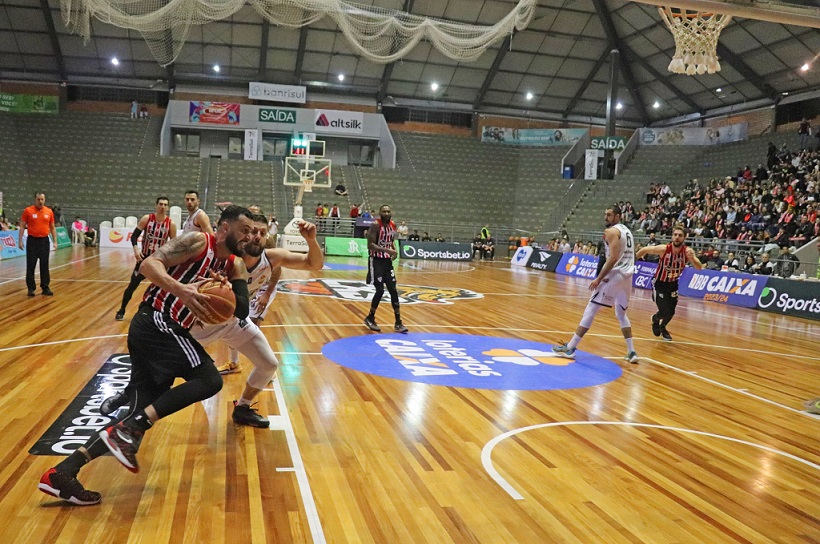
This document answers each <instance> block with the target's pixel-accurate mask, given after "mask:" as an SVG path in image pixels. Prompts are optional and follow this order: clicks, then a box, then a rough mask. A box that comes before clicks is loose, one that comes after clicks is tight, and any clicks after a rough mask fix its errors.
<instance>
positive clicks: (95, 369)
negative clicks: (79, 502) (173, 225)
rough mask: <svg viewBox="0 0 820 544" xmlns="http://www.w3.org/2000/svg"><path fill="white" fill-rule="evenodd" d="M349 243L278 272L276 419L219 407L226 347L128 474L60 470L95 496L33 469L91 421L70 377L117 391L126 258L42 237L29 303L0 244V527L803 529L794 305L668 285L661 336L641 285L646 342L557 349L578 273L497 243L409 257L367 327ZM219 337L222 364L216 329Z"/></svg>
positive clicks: (444, 532) (69, 536) (551, 538)
mask: <svg viewBox="0 0 820 544" xmlns="http://www.w3.org/2000/svg"><path fill="white" fill-rule="evenodd" d="M363 262H364V261H360V260H353V259H347V258H330V259H329V260H328V265H329V266H328V268H329V269H326V270H323V271H321V272H318V273H316V274H314V275H308V274H307V273H302V272H292V271H285V273H284V276H283V280H282V287H283V289H282V292H280V293H279V294H278V295H277V297H276V299H275V300H274V302H273V307H272V311H271V312H270V314H269V317H268V319H266V321H265V325H264V327H263V330H264V332H265V335H266V336H267V337H268V339H269V340H270V342H271V345H272V346H273V348H274V351H276V352H277V354H278V356H279V358H280V361H281V363H282V366H281V368H280V371H279V373H278V379H277V380H275V381H274V382H273V383H272V384H271V386H270V387H269V388H268V389H266V390H265V391H264V392H263V394H262V395H261V396H260V398H259V405H258V408H260V411H261V413H262V414H265V415H269V417H270V419H271V429H270V430H262V429H252V428H249V427H241V426H237V425H235V424H233V423H232V422H231V418H230V415H231V410H232V400H234V399H235V398H237V397H238V396H239V394H240V392H241V390H242V388H243V386H244V382H245V379H246V377H247V373H248V372H249V370H250V368H251V365H250V363H249V362H248V361H247V360H245V359H244V358H243V359H242V360H241V362H242V365H243V372H242V373H241V374H233V375H227V376H225V379H224V388H223V389H222V391H221V392H220V393H219V394H218V395H217V396H215V397H213V398H211V399H209V400H207V401H205V402H203V403H200V404H197V405H195V406H193V407H189V408H187V409H185V410H183V411H181V412H179V413H177V414H174V415H173V416H171V417H169V418H167V419H164V420H162V421H161V422H160V423H159V424H158V425H156V426H155V428H154V429H153V430H152V431H151V432H150V433H148V435H147V436H146V439H145V442H144V443H143V445H142V448H141V450H140V454H139V455H140V464H141V466H142V470H141V472H140V473H139V474H132V473H130V472H128V471H127V470H125V469H123V467H122V466H120V464H119V463H118V462H117V461H116V460H115V459H113V458H112V457H110V456H106V457H104V458H102V459H99V460H97V461H95V462H94V463H92V464H91V465H90V466H87V467H85V468H84V469H83V471H82V472H81V473H80V480H81V481H82V482H83V483H84V485H85V486H86V487H87V488H88V489H93V490H98V491H100V492H101V493H102V495H103V502H102V503H101V504H100V505H98V506H91V507H69V506H66V505H65V504H63V503H61V502H60V501H56V500H53V499H52V498H49V497H47V496H45V495H43V494H42V493H40V492H38V491H37V488H36V484H37V481H38V479H39V477H40V475H41V474H42V473H43V472H44V471H45V470H47V469H48V468H49V467H51V466H53V465H54V464H55V463H56V462H57V461H58V460H59V459H60V457H58V456H56V454H54V453H53V451H52V452H49V451H48V449H49V448H55V449H59V448H70V447H71V440H72V437H81V436H82V435H83V434H87V433H89V432H94V431H95V430H96V428H95V425H100V424H103V422H102V419H106V418H101V419H100V418H97V417H96V414H95V413H94V411H93V409H91V411H90V412H88V414H95V415H94V416H89V415H85V414H84V413H83V412H82V409H83V407H84V406H85V407H88V406H93V405H94V402H93V399H92V400H89V399H90V398H91V397H89V396H88V395H89V392H91V396H93V394H102V395H104V396H107V394H109V393H111V392H112V391H114V390H116V388H117V387H118V386H117V383H118V380H120V379H121V378H122V376H123V374H120V372H121V371H120V370H116V369H117V368H120V367H126V366H127V365H126V364H124V360H123V359H122V358H117V357H116V355H117V354H124V353H125V352H126V349H125V335H126V333H127V328H128V324H129V321H130V318H131V315H126V320H125V321H124V322H116V321H114V313H115V311H116V309H117V307H118V304H119V299H120V294H121V291H122V289H123V288H124V287H125V285H126V283H125V280H126V279H127V277H128V274H129V272H130V270H131V267H132V264H131V255H130V253H129V252H127V251H119V250H102V251H101V252H99V253H98V250H94V249H86V248H80V247H76V246H75V248H74V249H73V250H71V252H69V251H63V252H60V253H58V255H57V257H56V258H55V260H54V261H53V265H52V288H53V289H54V291H55V293H56V296H55V297H53V298H46V297H42V296H39V295H38V296H37V297H36V298H34V299H29V298H27V297H26V296H25V290H24V281H23V280H22V279H21V276H23V274H24V262H22V260H19V259H18V260H12V261H8V262H4V264H3V277H2V278H0V294H1V295H2V296H3V300H5V301H6V307H5V311H6V315H7V316H14V318H13V319H10V320H6V322H7V323H8V326H6V327H5V328H4V329H3V330H2V331H0V338H2V342H0V344H2V346H3V347H2V348H0V366H2V368H3V369H4V372H3V373H2V396H0V406H2V408H3V411H4V413H5V414H6V415H7V417H5V418H3V422H2V424H0V429H1V430H2V433H3V436H4V437H5V440H6V444H7V445H6V448H5V452H6V453H5V454H4V456H3V460H4V463H3V469H2V472H0V487H1V488H2V490H3V493H2V495H0V507H2V510H3V512H5V513H6V519H5V523H4V524H3V527H2V529H0V540H2V541H3V542H81V541H83V542H88V541H91V542H138V541H143V542H215V543H216V542H277V543H282V542H350V543H360V542H373V543H384V542H430V543H432V542H487V543H489V542H522V543H523V542H527V543H529V542H532V543H543V542H579V543H581V542H613V543H614V542H799V541H805V542H811V541H817V540H818V539H820V524H818V519H820V506H818V505H819V504H820V500H818V499H820V485H818V481H820V478H818V476H820V452H818V451H817V448H816V443H817V439H816V438H817V436H818V433H820V419H818V417H816V416H812V415H809V414H807V413H806V412H804V411H803V410H802V408H803V407H802V403H803V401H804V400H806V399H808V398H810V397H815V396H817V395H818V390H820V381H818V372H817V368H818V364H820V356H818V354H817V350H816V345H817V342H818V337H820V331H818V329H817V326H816V324H814V323H813V322H810V321H807V320H801V319H797V318H789V317H779V316H778V315H776V314H767V313H762V312H755V311H751V310H744V309H739V308H734V307H729V306H723V305H719V304H716V303H707V302H703V301H700V300H695V299H682V300H681V303H680V305H679V307H678V315H677V316H676V318H675V320H674V321H673V322H672V324H671V325H670V327H669V329H670V332H671V333H672V334H673V336H674V339H675V341H674V342H672V343H666V342H663V341H661V340H660V339H658V338H655V337H654V336H652V334H651V331H650V330H649V321H650V315H651V314H652V313H653V312H654V311H655V306H654V303H653V302H652V300H651V298H650V296H649V292H648V291H640V290H636V292H635V293H634V295H633V300H632V303H631V307H630V309H629V315H630V318H631V320H632V323H633V326H634V330H635V336H636V342H635V345H636V349H637V351H638V353H639V355H640V356H641V357H642V359H641V362H640V363H639V364H629V363H626V362H624V361H623V360H622V357H623V355H625V352H626V349H625V346H624V342H623V339H622V337H621V335H620V331H619V330H618V328H617V322H616V320H615V319H614V316H612V315H608V313H607V312H602V315H600V316H599V318H598V319H597V320H596V322H595V324H594V325H593V328H592V330H591V331H590V333H589V334H588V335H587V336H586V337H585V339H584V341H583V342H582V343H581V345H580V347H579V348H580V350H582V352H579V355H578V358H577V360H576V361H575V362H569V361H567V360H564V359H554V358H552V357H551V354H550V353H548V352H549V346H551V345H554V344H557V343H559V342H562V341H566V340H567V339H568V338H569V337H570V336H571V334H572V331H573V330H574V328H575V326H576V324H577V321H578V319H579V318H580V315H581V313H582V311H583V307H584V306H585V304H586V301H587V297H588V291H587V285H588V283H587V282H586V281H585V280H581V279H571V278H569V277H564V276H556V275H554V274H551V273H545V272H540V271H534V270H524V269H518V268H517V267H510V265H509V263H506V262H477V263H452V264H446V263H441V262H413V263H409V262H407V261H404V262H402V263H400V264H398V265H397V276H398V280H399V287H400V291H401V292H402V296H403V297H405V298H404V302H403V305H402V314H403V318H404V322H405V324H406V325H407V326H408V327H409V328H410V330H411V333H410V334H409V335H406V336H405V335H394V334H373V333H371V332H369V331H368V330H367V329H366V328H365V327H364V325H363V324H362V319H363V317H364V315H365V314H366V312H367V308H368V303H367V302H366V301H367V300H368V299H369V293H368V292H367V288H365V287H362V284H363V277H364V271H363V270H357V269H356V268H357V265H361V264H362V263H363ZM342 265H344V266H342ZM350 268H353V269H350ZM308 280H312V281H308ZM141 292H142V289H140V290H138V292H137V295H140V293H141ZM132 305H133V304H132ZM133 311H135V307H134V308H130V310H129V314H133ZM390 313H391V312H390V311H389V305H388V304H383V305H382V306H381V307H380V311H379V312H378V313H377V316H376V317H377V320H379V322H380V323H381V324H382V325H390V324H392V323H391V321H389V320H388V316H389V315H390ZM390 317H392V316H390ZM385 330H386V329H385ZM213 354H214V356H215V359H217V360H218V361H224V360H225V358H226V357H227V355H228V352H227V348H225V347H224V346H219V347H217V348H216V349H215V350H213ZM101 369H103V370H102V371H101ZM89 382H92V383H91V384H89ZM84 395H85V397H84ZM72 410H73V411H72ZM84 416H85V419H82V418H83V417H84ZM78 418H80V419H78ZM55 425H56V426H57V427H59V428H58V429H56V433H57V434H56V435H55V434H53V433H52V434H51V435H50V436H52V438H53V440H52V441H51V442H49V441H48V440H46V441H45V442H43V441H42V439H43V437H44V435H48V432H49V431H50V428H51V427H53V426H55ZM51 430H52V431H54V430H55V429H51ZM77 440H79V438H77ZM75 447H76V446H75ZM29 449H32V450H38V449H39V451H37V452H35V453H37V454H36V455H35V454H30V453H29ZM43 453H46V454H49V453H51V454H50V455H43Z"/></svg>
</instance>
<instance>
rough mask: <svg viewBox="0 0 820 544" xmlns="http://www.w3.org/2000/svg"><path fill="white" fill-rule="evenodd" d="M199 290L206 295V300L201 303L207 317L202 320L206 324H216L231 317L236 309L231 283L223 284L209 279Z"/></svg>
mask: <svg viewBox="0 0 820 544" xmlns="http://www.w3.org/2000/svg"><path fill="white" fill-rule="evenodd" d="M199 292H200V293H203V294H205V295H208V300H207V301H206V302H204V303H203V306H204V307H205V313H206V314H207V316H208V317H207V319H203V320H202V322H203V323H204V324H206V325H218V324H219V323H224V322H226V321H227V320H229V319H230V318H231V317H233V312H234V310H235V309H236V297H235V296H234V294H233V290H232V289H231V284H230V283H228V284H223V283H221V282H218V281H209V282H208V283H205V284H203V285H202V286H201V287H200V288H199Z"/></svg>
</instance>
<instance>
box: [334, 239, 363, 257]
mask: <svg viewBox="0 0 820 544" xmlns="http://www.w3.org/2000/svg"><path fill="white" fill-rule="evenodd" d="M325 255H343V256H346V257H356V256H358V257H364V258H367V240H366V239H364V238H342V237H336V236H328V237H327V238H325Z"/></svg>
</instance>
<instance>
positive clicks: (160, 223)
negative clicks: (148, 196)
mask: <svg viewBox="0 0 820 544" xmlns="http://www.w3.org/2000/svg"><path fill="white" fill-rule="evenodd" d="M169 204H170V202H169V201H168V197H167V196H160V197H157V202H156V212H155V213H148V214H145V215H143V216H142V218H140V220H139V223H137V228H135V229H134V232H132V233H131V247H133V248H134V257H135V258H136V259H137V264H136V265H135V266H134V271H133V272H132V273H131V282H130V283H129V284H128V287H126V288H125V292H124V293H123V294H122V304H121V305H120V309H119V310H117V315H116V316H115V317H114V319H116V320H117V321H122V320H123V318H124V317H125V307H126V306H128V302H129V301H130V300H131V297H132V296H133V294H134V291H135V290H136V289H137V287H138V286H139V284H140V282H142V280H144V279H145V276H143V275H142V274H140V265H141V264H142V261H143V259H145V258H146V257H148V256H149V255H151V254H152V253H153V252H154V251H156V250H157V249H159V248H160V247H162V246H164V245H165V243H166V242H168V240H171V239H173V238H176V236H177V226H176V225H174V223H173V222H172V221H171V218H170V217H168V205H169ZM140 234H143V237H142V249H140V248H139V247H137V243H138V241H139V237H140Z"/></svg>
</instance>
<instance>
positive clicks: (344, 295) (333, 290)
mask: <svg viewBox="0 0 820 544" xmlns="http://www.w3.org/2000/svg"><path fill="white" fill-rule="evenodd" d="M276 289H277V292H279V293H286V294H292V295H309V296H315V297H331V298H338V299H342V300H357V301H361V302H369V301H370V300H372V298H373V294H374V293H375V292H376V288H375V287H374V286H373V285H368V284H367V283H365V282H363V281H357V280H333V279H328V278H318V279H310V280H283V281H280V282H279V285H278V286H277V288H276ZM396 290H397V291H398V292H399V302H401V303H402V304H421V303H426V304H452V303H453V302H452V301H454V300H470V299H477V298H483V296H484V295H482V294H481V293H476V292H475V291H470V290H469V289H459V288H457V287H452V288H448V287H426V286H423V285H397V286H396Z"/></svg>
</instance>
